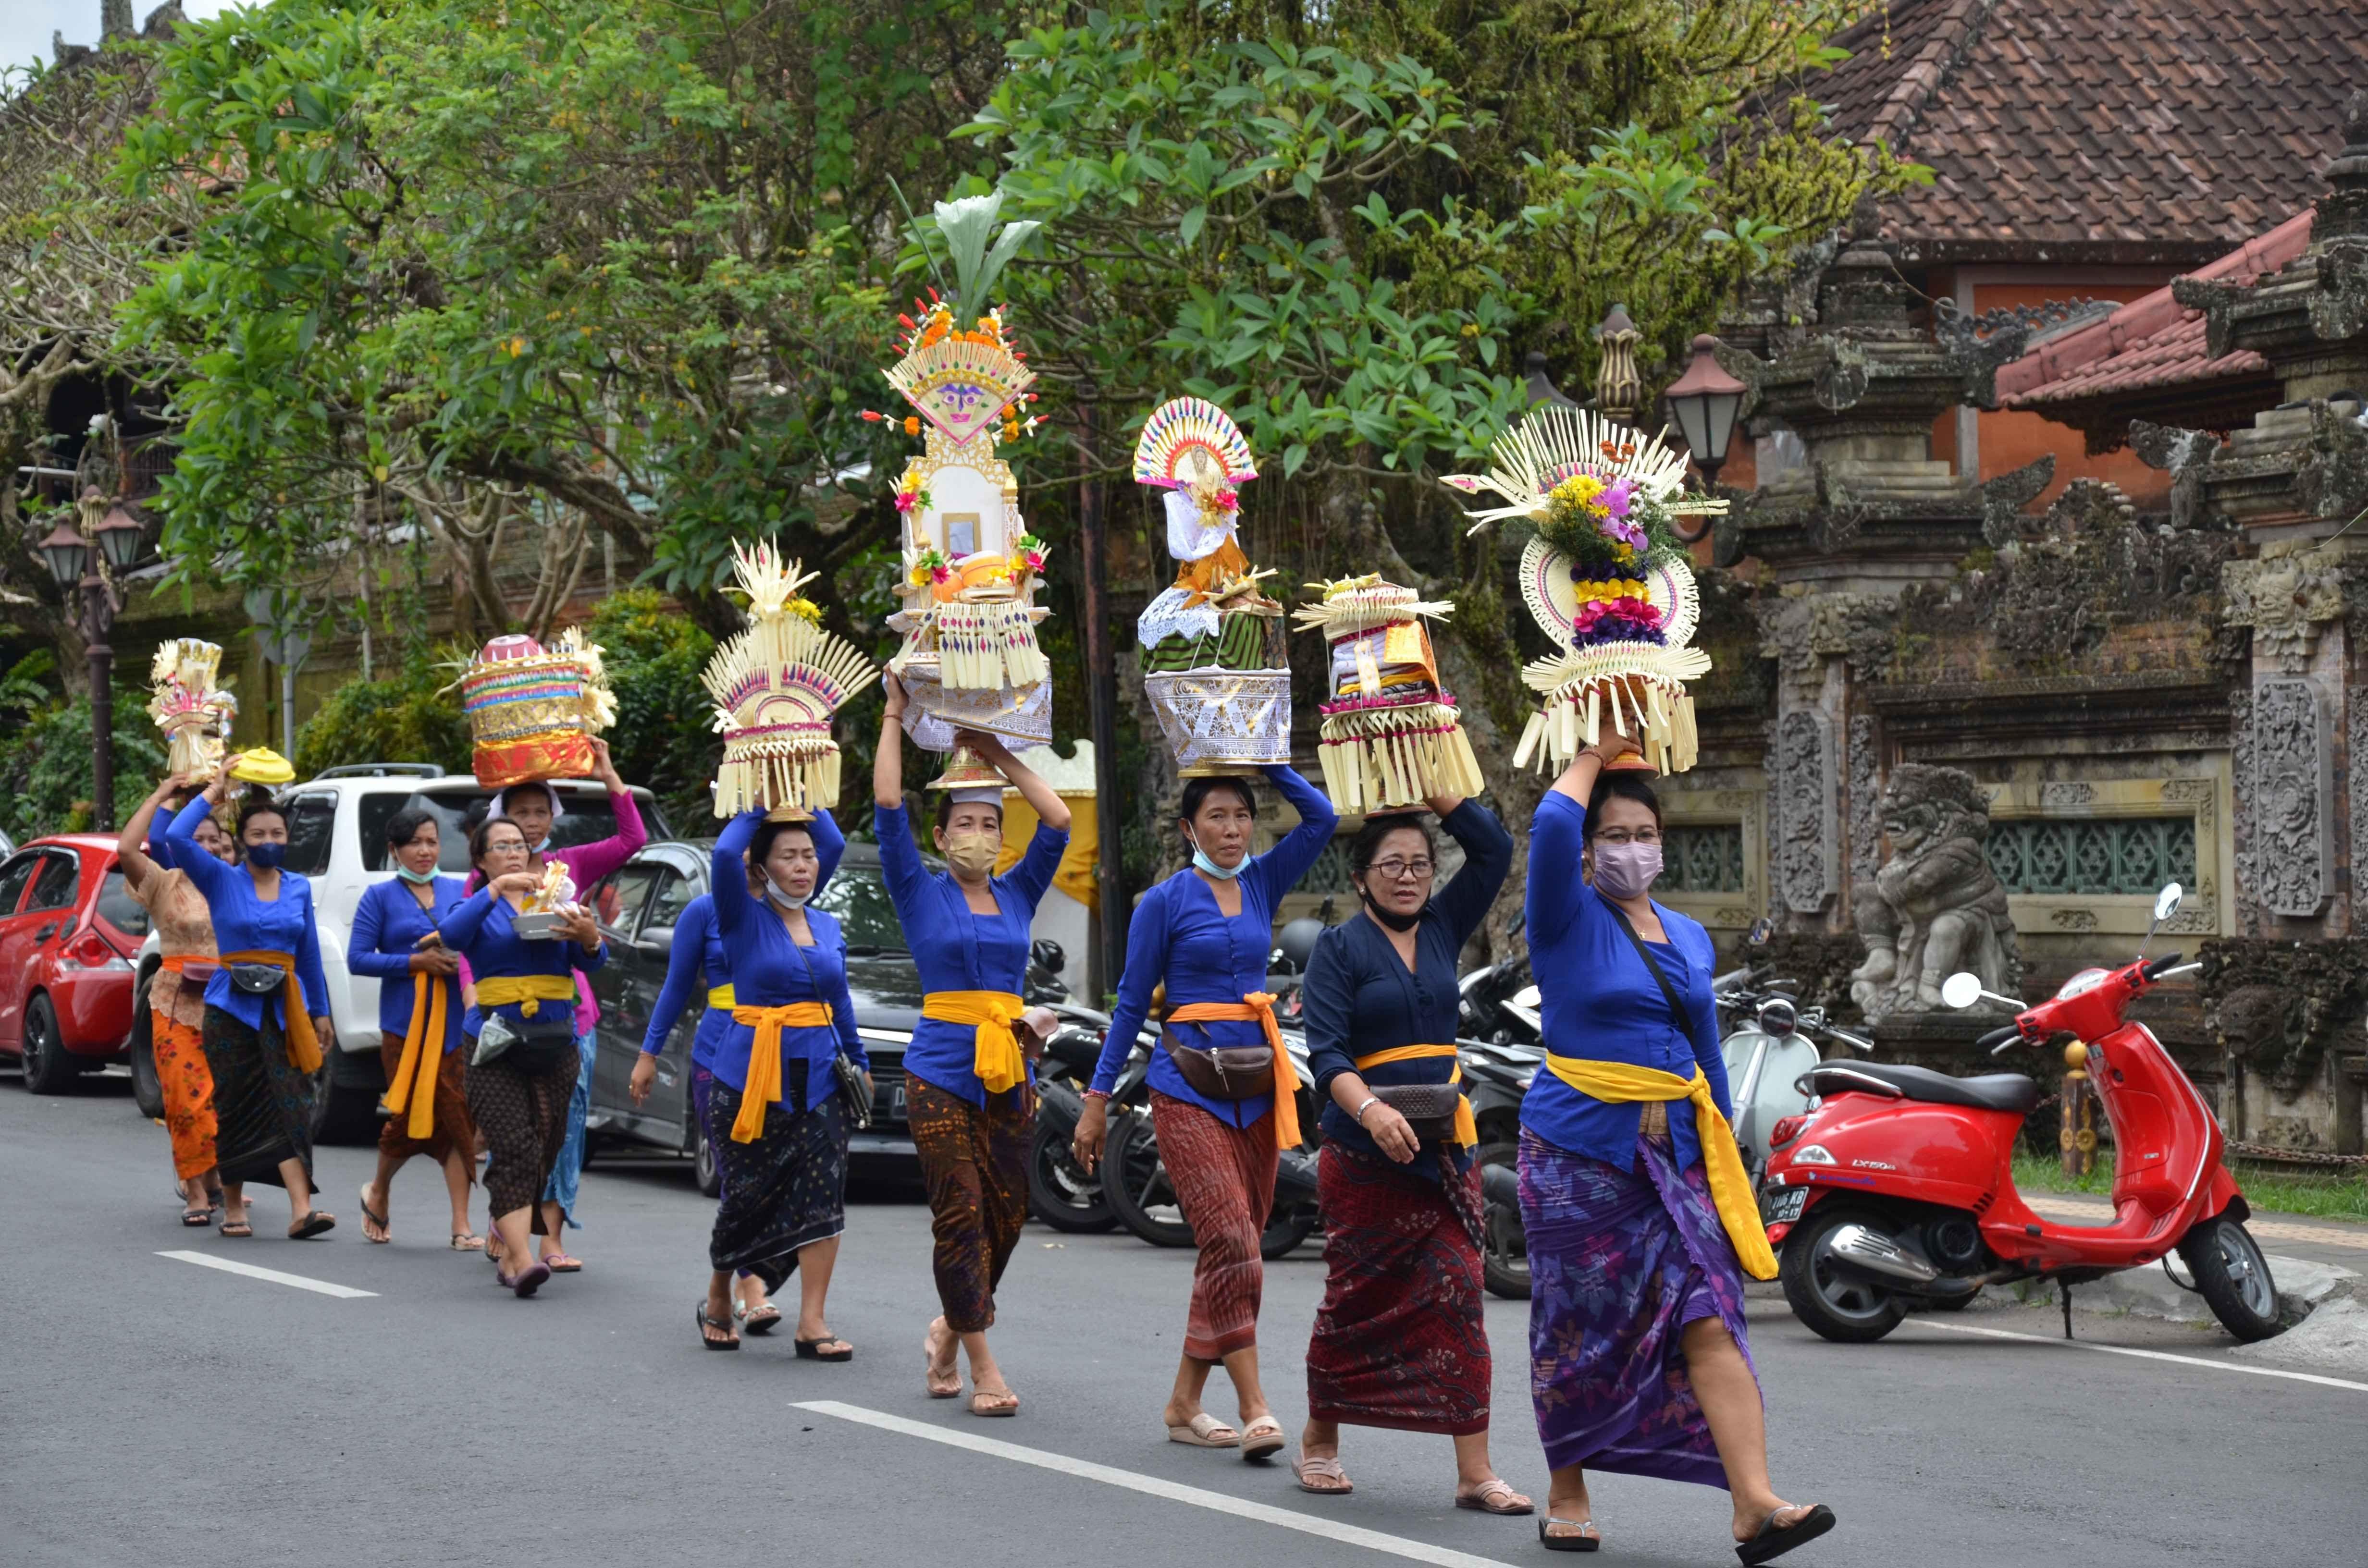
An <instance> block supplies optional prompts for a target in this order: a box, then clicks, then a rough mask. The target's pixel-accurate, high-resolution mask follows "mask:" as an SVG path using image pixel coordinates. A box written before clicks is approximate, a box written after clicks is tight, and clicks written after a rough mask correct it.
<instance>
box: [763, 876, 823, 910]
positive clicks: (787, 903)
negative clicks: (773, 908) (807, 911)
mask: <svg viewBox="0 0 2368 1568" xmlns="http://www.w3.org/2000/svg"><path fill="white" fill-rule="evenodd" d="M765 896H766V897H767V898H769V899H771V900H772V901H773V902H774V903H778V904H780V906H781V907H782V908H783V909H803V908H804V907H805V906H806V901H807V900H808V899H811V898H812V897H814V894H813V893H811V892H807V893H798V894H792V893H791V892H790V891H789V890H788V889H787V888H784V887H783V886H781V884H780V883H779V882H777V881H774V880H773V879H772V878H770V877H767V878H766V879H765Z"/></svg>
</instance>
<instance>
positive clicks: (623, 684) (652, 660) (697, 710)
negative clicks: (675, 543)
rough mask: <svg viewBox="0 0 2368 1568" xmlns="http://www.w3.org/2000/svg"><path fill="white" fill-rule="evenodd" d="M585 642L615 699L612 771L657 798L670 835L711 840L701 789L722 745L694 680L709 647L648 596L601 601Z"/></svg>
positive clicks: (711, 643)
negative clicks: (594, 647)
mask: <svg viewBox="0 0 2368 1568" xmlns="http://www.w3.org/2000/svg"><path fill="white" fill-rule="evenodd" d="M584 634H585V636H586V637H587V638H589V639H590V640H591V641H592V642H596V643H598V644H599V646H600V649H601V658H602V661H603V662H604V663H605V664H606V665H608V670H609V686H610V687H612V688H613V689H614V690H615V692H616V694H617V723H616V727H615V728H613V729H612V730H610V731H609V755H610V756H612V757H613V758H614V759H615V760H616V764H617V771H618V772H619V773H620V774H622V775H623V776H624V778H625V779H626V781H627V782H629V783H633V784H640V785H643V786H644V787H646V788H647V789H648V790H649V791H650V792H651V793H652V794H654V795H655V796H656V797H657V799H658V804H659V805H660V806H661V807H663V808H664V809H665V811H666V819H667V821H669V822H671V823H672V824H674V827H675V831H676V832H677V833H688V834H701V833H709V832H712V831H713V824H714V820H715V813H714V810H713V803H712V798H711V797H710V795H709V794H708V781H709V780H710V779H711V778H714V776H715V765H716V762H717V760H718V758H719V757H720V756H721V755H722V751H723V742H722V741H720V740H719V739H717V737H716V735H715V733H714V726H713V720H714V717H715V704H714V702H713V701H712V699H710V698H709V697H708V695H707V688H706V687H704V686H702V685H700V678H699V676H700V671H701V670H702V669H704V668H705V667H706V665H707V661H708V659H709V657H710V656H711V655H712V654H713V653H714V652H715V640H714V639H713V638H712V637H710V636H709V635H708V634H707V633H706V631H703V630H701V629H700V627H698V626H697V625H694V624H693V623H692V622H691V621H689V620H688V619H685V618H684V617H683V615H682V614H681V612H680V611H678V610H676V609H674V608H671V607H669V606H668V604H667V603H666V598H665V597H664V596H662V595H660V594H659V593H657V592H656V591H655V590H654V589H650V588H632V589H628V590H626V591H625V592H623V593H619V594H612V595H610V596H609V597H608V598H606V599H604V600H602V601H601V603H600V607H599V608H598V609H596V610H595V611H593V613H592V617H591V619H588V620H586V622H585V623H584Z"/></svg>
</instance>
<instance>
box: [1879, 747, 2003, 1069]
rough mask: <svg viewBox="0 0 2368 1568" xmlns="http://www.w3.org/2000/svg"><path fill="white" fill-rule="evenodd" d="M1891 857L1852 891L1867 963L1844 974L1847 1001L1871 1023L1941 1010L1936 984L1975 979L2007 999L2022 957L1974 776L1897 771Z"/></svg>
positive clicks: (1954, 771)
mask: <svg viewBox="0 0 2368 1568" xmlns="http://www.w3.org/2000/svg"><path fill="white" fill-rule="evenodd" d="M1883 825H1884V834H1885V835H1886V836H1887V837H1888V838H1889V840H1890V846H1891V858H1889V859H1888V860H1886V861H1885V862H1884V865H1883V869H1881V870H1879V871H1877V872H1876V873H1875V874H1874V876H1873V879H1872V880H1870V881H1861V882H1858V883H1856V884H1854V885H1853V886H1852V888H1851V891H1850V903H1851V914H1852V919H1853V921H1854V922H1855V924H1856V925H1857V927H1858V934H1859V937H1860V938H1861V940H1863V941H1864V942H1865V943H1866V961H1865V962H1863V963H1861V964H1860V965H1859V966H1858V968H1857V969H1855V970H1853V971H1851V972H1850V996H1851V998H1852V999H1853V1000H1854V1001H1856V1002H1857V1003H1858V1005H1859V1007H1860V1009H1861V1011H1862V1012H1863V1013H1864V1014H1865V1016H1866V1020H1867V1021H1868V1022H1869V1023H1874V1022H1876V1021H1878V1020H1880V1019H1882V1018H1884V1017H1892V1016H1894V1015H1896V1014H1902V1013H1920V1012H1937V1011H1939V1010H1941V982H1942V981H1943V980H1946V979H1947V978H1948V977H1949V976H1950V975H1951V974H1952V973H1954V972H1956V971H1958V970H1961V969H1964V970H1971V971H1973V972H1974V973H1975V974H1977V975H1979V976H1980V977H1981V982H1982V984H1983V985H1984V986H1985V987H1986V988H1987V989H1988V990H1991V991H1995V992H1997V993H1998V994H2001V995H2006V996H2011V995H2014V994H2016V989H2017V987H2018V986H2020V985H2021V982H2022V957H2021V952H2020V951H2019V950H2018V949H2017V948H2016V946H2015V939H2014V920H2013V918H2012V916H2011V915H2009V914H2008V912H2007V902H2006V889H2005V888H2004V887H2003V886H2001V885H2000V884H1999V882H1998V873H1997V872H1995V871H1993V870H1991V869H1990V863H1989V857H1988V856H1987V854H1986V853H1985V852H1984V850H1983V847H1982V841H1983V840H1984V839H1986V838H1987V837H1988V836H1989V827H1990V819H1989V801H1988V800H1987V797H1986V796H1985V795H1984V794H1983V792H1982V790H1981V787H1980V786H1979V785H1977V784H1975V782H1974V779H1973V776H1972V775H1971V774H1968V773H1965V772H1964V771H1963V770H1962V769H1959V768H1954V767H1930V766H1929V765H1927V764H1924V763H1915V762H1910V763H1903V764H1902V765H1900V766H1899V767H1896V768H1894V769H1893V770H1892V775H1891V782H1890V784H1889V786H1888V787H1887V788H1886V789H1885V790H1884V792H1883Z"/></svg>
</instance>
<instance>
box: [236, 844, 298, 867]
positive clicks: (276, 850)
mask: <svg viewBox="0 0 2368 1568" xmlns="http://www.w3.org/2000/svg"><path fill="white" fill-rule="evenodd" d="M287 858H288V846H286V845H285V844H250V845H248V846H246V861H247V864H248V865H250V866H260V867H262V868H263V869H265V870H267V871H276V870H278V869H279V866H280V863H281V862H282V861H284V860H286V859H287Z"/></svg>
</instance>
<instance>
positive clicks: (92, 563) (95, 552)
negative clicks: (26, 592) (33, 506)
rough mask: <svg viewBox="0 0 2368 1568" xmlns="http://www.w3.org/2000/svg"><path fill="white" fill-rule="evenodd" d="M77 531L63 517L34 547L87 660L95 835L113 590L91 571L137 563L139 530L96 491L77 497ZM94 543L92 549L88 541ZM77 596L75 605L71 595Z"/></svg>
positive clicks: (109, 704)
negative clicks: (79, 523)
mask: <svg viewBox="0 0 2368 1568" xmlns="http://www.w3.org/2000/svg"><path fill="white" fill-rule="evenodd" d="M78 505H79V507H80V510H81V512H82V524H83V529H87V530H89V531H88V533H85V532H84V531H82V529H77V528H74V527H73V526H72V525H71V524H69V523H67V522H66V521H65V520H64V519H63V518H61V519H59V522H58V526H57V527H56V528H52V529H51V530H50V532H49V534H48V535H47V536H46V537H44V538H43V539H42V540H41V541H40V545H39V546H38V548H39V549H40V552H41V559H42V561H43V562H46V563H47V564H48V566H49V569H50V578H51V581H52V582H54V583H56V584H57V585H58V593H59V595H60V597H63V599H64V600H65V602H66V605H67V608H69V609H70V610H77V611H78V613H76V614H75V617H74V622H75V626H76V629H77V630H79V631H81V632H82V635H83V642H84V655H85V657H86V658H87V659H88V660H89V661H90V743H91V751H90V814H91V826H92V828H93V829H94V830H95V831H97V832H99V833H113V832H114V831H115V648H114V646H113V644H111V643H109V642H108V633H110V632H112V631H114V630H115V611H116V608H117V606H116V601H115V590H114V589H113V588H112V587H111V586H109V585H108V581H107V579H106V577H105V576H104V575H102V574H100V573H99V572H97V571H96V570H94V568H96V567H97V564H98V562H101V561H104V562H106V563H107V565H108V566H109V567H112V568H113V569H115V570H116V571H119V572H120V571H123V570H125V569H127V568H128V567H130V566H131V563H132V562H134V561H137V560H138V559H140V540H141V533H142V530H141V528H140V524H139V522H138V521H137V520H136V519H134V518H133V517H132V516H131V513H129V512H127V511H125V510H124V509H123V508H122V507H121V506H113V507H110V506H108V504H107V497H106V496H105V495H103V494H100V493H99V492H98V491H97V490H85V492H83V496H82V500H81V502H80V503H79V504H78ZM92 535H96V536H97V545H96V547H94V546H93V544H92V540H91V536H92ZM77 593H79V595H80V596H81V599H80V604H79V606H77V605H76V602H75V596H76V595H77Z"/></svg>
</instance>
